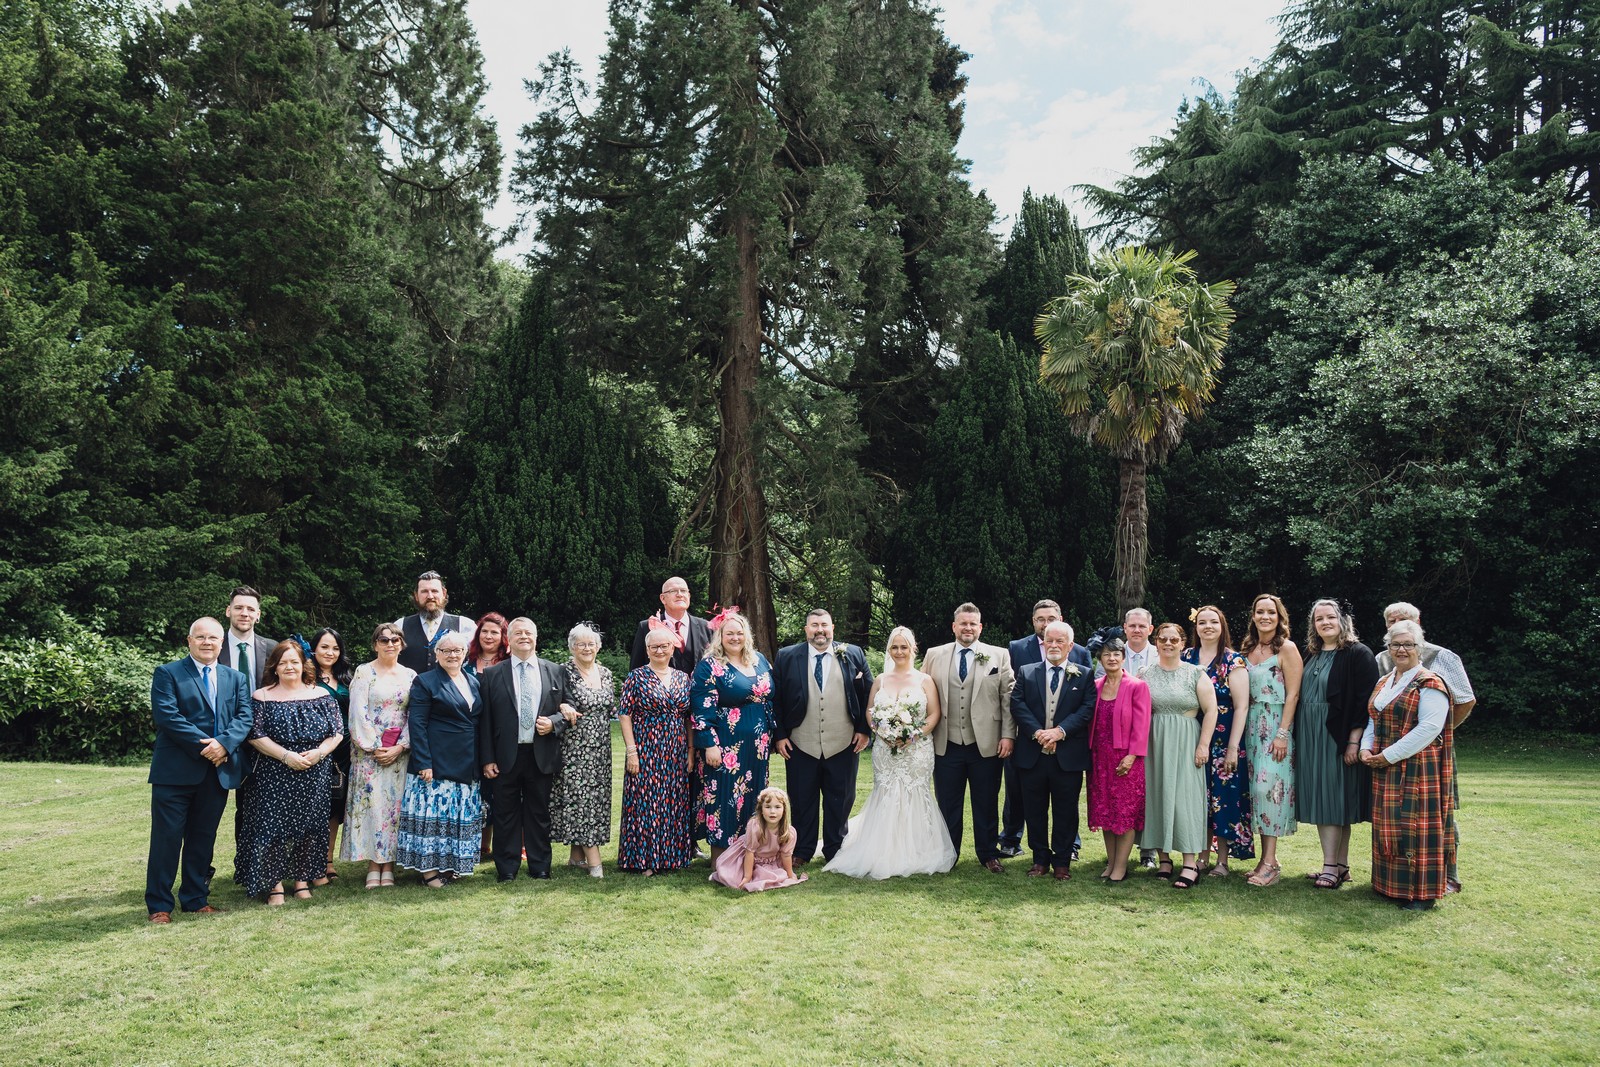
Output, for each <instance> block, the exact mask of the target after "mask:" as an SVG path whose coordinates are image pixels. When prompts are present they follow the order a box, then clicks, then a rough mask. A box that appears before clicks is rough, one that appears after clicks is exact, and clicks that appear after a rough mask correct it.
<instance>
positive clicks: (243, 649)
mask: <svg viewBox="0 0 1600 1067" xmlns="http://www.w3.org/2000/svg"><path fill="white" fill-rule="evenodd" d="M234 663H236V664H238V667H239V673H240V674H242V675H244V676H245V677H246V678H248V679H249V680H250V684H251V685H255V684H256V676H255V675H254V674H251V673H250V646H249V645H247V644H245V643H244V642H243V641H240V642H239V657H238V658H237V659H235V660H234Z"/></svg>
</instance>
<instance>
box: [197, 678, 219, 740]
mask: <svg viewBox="0 0 1600 1067" xmlns="http://www.w3.org/2000/svg"><path fill="white" fill-rule="evenodd" d="M200 684H201V685H203V686H205V687H206V699H207V700H209V701H211V728H212V730H214V731H216V732H217V733H219V734H220V733H221V732H222V710H221V709H220V708H218V707H217V680H216V679H215V678H213V677H211V668H210V666H205V667H201V668H200Z"/></svg>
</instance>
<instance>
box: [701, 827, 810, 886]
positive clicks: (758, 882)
mask: <svg viewBox="0 0 1600 1067" xmlns="http://www.w3.org/2000/svg"><path fill="white" fill-rule="evenodd" d="M759 819H760V816H756V817H755V818H753V819H751V820H750V821H749V822H748V823H746V824H745V828H744V833H742V834H737V835H735V837H734V838H733V840H732V841H729V842H728V848H727V850H726V851H724V852H723V853H722V855H720V856H718V857H717V861H716V862H715V863H713V864H712V865H711V880H712V881H713V882H716V883H718V884H720V885H725V886H727V887H728V888H729V889H743V890H744V891H745V892H746V893H760V892H762V891H764V890H767V889H782V888H783V887H784V886H791V885H799V884H800V883H801V882H803V881H805V880H806V876H805V875H804V874H797V875H795V876H794V877H793V878H790V877H789V876H788V875H787V874H785V873H784V870H783V858H784V857H785V856H788V857H789V865H790V866H791V867H793V866H794V841H795V837H796V836H797V835H796V834H795V832H794V827H792V826H791V827H789V832H788V834H786V835H785V836H784V838H783V840H781V841H773V840H771V839H770V838H771V836H772V835H770V834H768V835H763V834H762V833H761V823H760V822H759ZM752 841H753V842H755V843H756V847H755V853H756V862H755V865H754V867H752V868H751V870H750V880H749V881H748V882H746V883H744V884H743V885H740V884H739V879H741V878H743V877H744V858H745V856H746V855H747V854H749V852H750V848H749V843H750V842H752Z"/></svg>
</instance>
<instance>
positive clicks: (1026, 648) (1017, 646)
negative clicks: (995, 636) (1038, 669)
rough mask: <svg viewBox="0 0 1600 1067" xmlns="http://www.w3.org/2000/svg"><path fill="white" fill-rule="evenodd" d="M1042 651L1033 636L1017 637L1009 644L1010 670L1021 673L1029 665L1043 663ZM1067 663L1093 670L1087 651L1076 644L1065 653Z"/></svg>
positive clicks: (1092, 662) (1092, 661) (1037, 639)
mask: <svg viewBox="0 0 1600 1067" xmlns="http://www.w3.org/2000/svg"><path fill="white" fill-rule="evenodd" d="M1043 662H1044V649H1043V648H1041V647H1040V645H1039V638H1038V636H1037V635H1035V634H1029V635H1028V636H1027V637H1019V638H1017V639H1016V640H1015V641H1013V642H1011V669H1012V670H1014V671H1017V672H1019V673H1020V672H1021V670H1022V668H1023V667H1026V666H1027V665H1028V664H1030V663H1043ZM1067 662H1069V663H1076V664H1077V665H1078V666H1080V667H1088V668H1089V670H1090V671H1091V672H1092V671H1093V670H1094V660H1092V659H1090V658H1089V650H1088V649H1087V648H1084V647H1083V646H1082V645H1080V644H1078V643H1077V642H1076V641H1074V642H1073V643H1072V648H1071V649H1069V650H1068V651H1067Z"/></svg>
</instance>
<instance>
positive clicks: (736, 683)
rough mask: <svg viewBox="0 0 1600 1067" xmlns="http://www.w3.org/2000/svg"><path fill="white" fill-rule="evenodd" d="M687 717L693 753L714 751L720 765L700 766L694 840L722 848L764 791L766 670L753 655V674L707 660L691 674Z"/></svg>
mask: <svg viewBox="0 0 1600 1067" xmlns="http://www.w3.org/2000/svg"><path fill="white" fill-rule="evenodd" d="M689 714H690V718H691V725H692V726H693V728H694V743H695V747H696V748H700V749H708V748H720V749H721V750H722V765H721V766H720V767H712V766H710V765H709V764H708V765H707V766H706V767H705V772H704V777H703V779H702V781H701V784H700V810H699V811H698V812H697V813H696V815H695V824H696V831H697V832H696V835H695V836H697V837H698V836H699V833H700V832H702V831H703V832H704V834H705V838H706V841H707V842H709V843H710V844H711V845H712V846H714V847H716V848H726V847H727V846H728V843H729V842H730V841H732V840H733V839H734V838H735V837H737V836H738V835H739V832H740V831H741V830H742V829H743V828H744V824H745V823H746V822H748V821H749V819H750V818H751V817H752V816H753V815H755V812H756V797H757V796H759V795H760V793H761V791H762V790H763V789H765V788H766V787H767V757H768V756H769V755H770V753H771V750H772V665H771V664H769V663H768V662H767V658H766V657H765V656H763V655H762V654H761V653H759V652H757V653H756V670H755V674H753V675H749V674H745V673H744V672H743V671H741V670H740V669H739V668H737V667H735V666H733V665H731V664H726V663H722V662H720V661H718V660H716V659H712V658H710V657H707V658H706V659H703V660H701V661H700V663H699V665H698V666H696V667H695V669H694V680H693V682H692V683H691V685H690V692H689Z"/></svg>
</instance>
